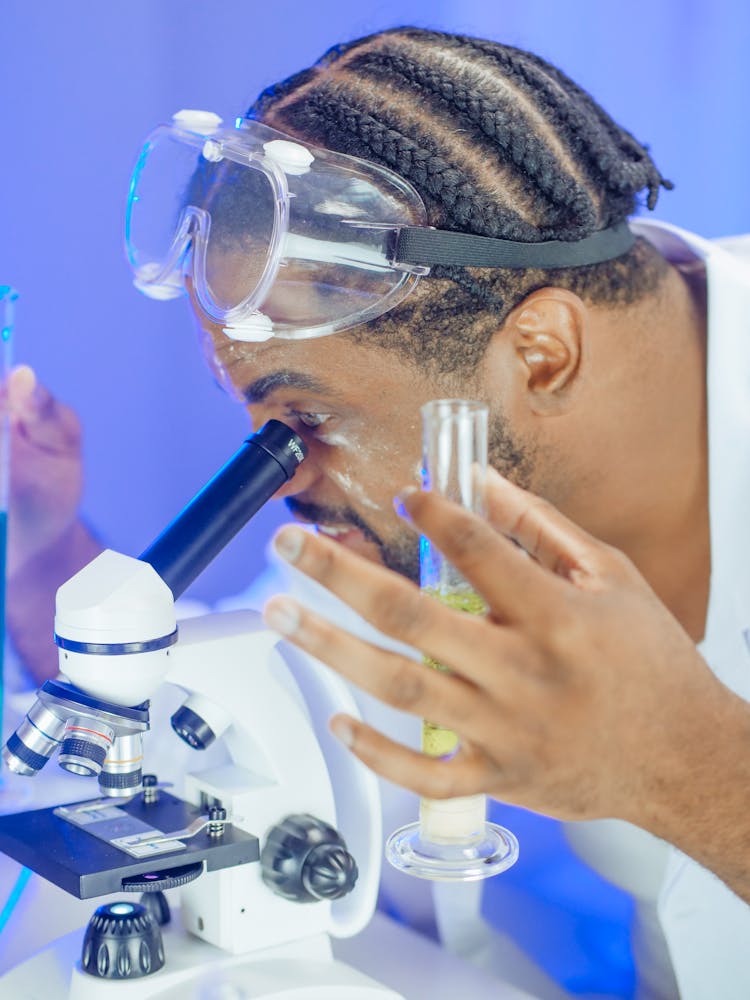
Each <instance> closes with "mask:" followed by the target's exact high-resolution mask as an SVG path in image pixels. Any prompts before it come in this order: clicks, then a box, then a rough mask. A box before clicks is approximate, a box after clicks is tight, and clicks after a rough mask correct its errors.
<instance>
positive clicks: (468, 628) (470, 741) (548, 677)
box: [266, 473, 750, 853]
mask: <svg viewBox="0 0 750 1000" xmlns="http://www.w3.org/2000/svg"><path fill="white" fill-rule="evenodd" d="M403 503H404V506H405V508H406V510H407V512H408V514H409V515H410V517H411V519H412V520H413V523H414V525H415V526H416V527H417V528H418V529H419V530H420V531H421V532H422V533H424V534H425V535H428V536H429V537H430V538H431V539H432V540H433V541H434V542H435V543H436V544H437V546H438V547H439V548H440V549H441V551H442V552H443V553H444V554H445V555H446V557H447V558H448V559H449V560H450V561H451V562H452V563H453V564H454V565H455V566H457V567H458V568H459V570H460V571H461V572H462V573H463V575H464V576H465V578H466V579H467V580H468V581H469V582H470V583H471V585H472V586H473V587H474V588H475V589H476V590H477V591H478V592H479V593H480V594H481V595H482V596H483V597H484V599H485V601H486V603H487V605H488V607H489V613H488V615H487V617H486V618H484V619H482V618H477V617H474V616H471V615H468V614H465V613H462V612H460V611H455V610H452V609H451V608H448V607H446V606H444V605H442V604H441V603H440V602H438V601H437V600H435V599H434V598H432V597H430V596H429V595H426V594H423V593H420V591H419V589H418V588H417V587H416V586H415V585H414V584H412V583H410V582H408V581H407V580H405V579H403V578H400V577H398V576H396V575H395V574H393V573H391V572H389V571H388V570H385V569H383V568H382V567H379V566H375V565H372V564H370V563H368V562H366V561H364V560H363V559H361V558H359V557H357V556H356V555H354V554H353V553H351V552H349V551H347V550H346V549H344V548H343V547H341V546H337V545H336V544H335V543H333V542H331V541H328V540H326V539H324V538H322V537H320V536H317V537H316V536H313V535H310V534H308V533H306V532H304V531H302V530H300V529H297V528H294V527H285V528H283V529H282V530H281V532H280V533H279V535H278V536H277V542H276V545H277V549H278V551H279V553H280V554H281V555H282V556H284V557H285V558H287V559H289V560H290V561H291V562H293V563H294V564H295V566H296V567H297V568H298V569H300V570H301V571H302V572H304V573H306V574H307V575H308V576H310V577H312V578H313V579H315V580H317V581H319V582H320V583H321V584H323V586H325V587H327V588H328V589H329V590H331V591H333V593H335V594H337V595H338V596H339V597H340V598H342V599H343V600H344V601H346V602H347V603H348V604H350V605H351V606H352V607H353V608H354V609H355V610H356V611H358V612H359V613H360V614H361V615H362V616H363V617H364V618H366V619H367V620H368V621H369V622H371V623H372V624H373V625H374V626H376V627H377V628H378V629H380V630H381V631H382V632H385V633H386V634H388V635H390V636H393V637H394V638H396V639H399V640H401V641H403V642H406V643H408V644H410V645H412V646H414V647H416V648H417V649H419V650H421V651H422V652H423V653H424V654H426V655H427V656H429V657H431V658H433V659H434V660H437V661H438V662H440V663H444V664H446V665H447V666H449V667H450V669H451V671H452V673H450V674H448V673H443V672H439V671H436V670H431V669H429V668H428V667H426V666H425V665H423V664H421V663H419V662H418V661H413V660H410V659H408V658H405V657H403V656H401V655H398V654H396V653H393V652H386V651H384V650H382V649H380V648H377V647H375V646H373V645H371V644H369V643H367V642H364V641H362V640H361V639H358V638H356V637H354V636H353V635H351V634H349V633H347V632H345V631H342V630H341V629H339V628H337V627H336V626H334V625H332V624H330V623H329V622H327V621H324V620H323V619H321V618H320V617H318V616H317V615H315V614H313V613H312V612H310V611H309V610H307V609H305V608H303V607H301V606H300V605H299V604H297V603H296V602H294V601H292V600H290V599H289V598H286V597H275V598H273V599H272V600H271V601H270V602H269V604H268V605H267V608H266V617H267V620H268V623H269V624H270V625H271V626H272V627H273V628H275V629H277V630H279V631H281V632H282V633H284V634H285V635H287V636H288V637H289V638H290V640H291V641H292V642H294V643H295V644H296V645H298V646H300V647H301V648H303V649H305V650H307V652H309V653H310V654H311V655H313V656H315V657H317V658H318V659H320V660H323V661H324V662H325V663H327V664H329V665H330V666H331V667H333V668H334V669H335V670H337V671H338V672H339V673H340V674H342V675H343V676H344V677H346V678H348V679H349V680H351V681H353V682H354V683H355V684H357V685H358V686H360V687H361V688H363V689H365V690H366V691H368V692H370V693H371V694H373V695H375V696H376V697H378V698H379V699H380V700H382V701H384V702H387V703H388V704H390V705H393V706H394V707H395V708H398V709H401V710H405V711H408V712H411V713H413V714H415V715H419V716H423V717H425V718H428V719H430V720H432V721H434V722H437V723H439V724H441V725H443V726H446V727H448V728H449V729H453V730H455V731H456V732H457V733H458V734H459V738H460V750H459V752H458V753H457V755H456V756H455V757H454V758H453V759H451V760H440V759H435V758H430V757H428V756H425V755H423V754H421V753H418V752H416V751H414V750H412V749H408V748H406V747H404V746H401V745H399V744H397V743H394V742H393V741H391V740H389V739H387V738H386V737H385V736H383V735H382V734H380V733H378V732H377V731H375V730H373V729H372V728H371V727H369V726H367V725H365V724H364V723H361V722H358V721H355V720H353V719H350V718H348V717H343V716H338V717H336V718H334V719H333V720H332V729H333V730H334V732H336V733H337V735H339V736H340V737H341V738H342V739H344V741H345V742H346V743H348V744H349V745H350V746H351V749H352V751H353V752H354V753H355V754H356V755H357V756H358V757H359V758H360V759H361V760H362V761H364V763H366V764H367V765H368V766H370V767H371V768H372V769H373V770H375V771H377V772H378V773H379V774H381V775H383V776H384V777H385V778H388V779H389V780H391V781H393V782H395V783H397V784H400V785H403V786H405V787H407V788H410V789H412V790H413V791H415V792H417V793H419V794H421V795H424V796H428V797H433V798H442V797H449V796H458V795H469V794H473V793H476V792H486V793H489V794H490V795H493V796H495V797H497V798H501V799H503V800H505V801H509V802H513V803H517V804H519V805H523V806H526V807H528V808H531V809H534V810H537V811H540V812H544V813H548V814H551V815H554V816H557V817H559V818H562V819H577V820H579V819H587V818H595V817H605V816H615V817H619V818H622V819H627V820H630V821H632V822H634V823H637V824H639V825H641V826H643V827H645V828H647V829H650V830H651V831H652V832H654V833H657V834H658V835H660V836H664V837H666V838H668V839H671V840H672V842H673V843H680V841H682V842H683V843H684V849H686V850H688V851H690V848H691V846H692V847H694V845H691V843H690V842H689V840H688V841H686V840H685V836H684V834H685V825H686V824H688V825H689V824H690V816H691V814H692V813H694V812H695V811H696V810H695V796H696V794H698V793H699V791H698V790H699V789H702V790H704V791H705V790H707V789H712V788H715V787H716V781H717V777H718V776H717V774H716V773H715V772H716V768H717V767H719V766H720V764H719V752H720V751H721V752H723V749H724V748H720V747H718V746H717V738H718V737H717V734H720V733H722V731H724V732H727V731H734V732H736V731H737V727H739V728H740V729H741V730H742V731H743V732H745V733H746V734H747V732H748V730H750V726H748V722H747V705H746V704H745V703H744V702H742V701H741V700H740V699H739V698H737V697H736V696H735V695H733V694H732V693H731V692H730V691H728V690H727V689H726V688H724V687H723V686H722V685H721V684H720V683H719V681H718V680H717V679H716V678H715V677H714V676H713V674H712V673H711V671H710V670H709V668H708V667H707V665H706V664H705V662H704V661H703V660H702V658H701V657H700V656H699V655H698V653H697V651H696V649H695V647H694V645H693V643H692V641H691V640H690V638H689V637H688V635H687V634H686V633H685V632H684V631H683V629H682V628H681V627H680V625H679V624H678V623H677V621H676V620H675V619H674V618H673V617H672V615H671V614H670V613H669V612H668V611H667V610H666V608H665V607H664V606H663V605H662V604H661V603H660V602H659V600H658V599H657V598H656V596H655V595H654V593H653V592H652V591H651V589H650V588H649V587H648V585H647V584H646V582H645V581H644V580H643V578H642V577H641V576H640V574H639V573H638V572H637V570H636V569H635V568H634V566H633V565H632V563H631V562H630V561H629V560H628V559H627V558H626V557H625V556H624V555H623V554H622V553H620V552H618V551H616V550H614V549H612V548H611V547H609V546H607V545H605V544H603V543H601V542H599V541H597V540H595V539H594V538H592V537H591V536H589V535H587V534H586V533H585V532H584V531H582V530H581V529H580V528H578V527H576V526H575V525H574V524H572V523H571V522H570V521H568V520H567V519H566V518H565V517H564V516H563V515H562V514H560V513H559V512H558V511H557V510H555V509H554V508H553V507H551V506H550V505H549V504H547V503H546V502H544V501H542V500H539V499H538V498H536V497H534V496H532V495H530V494H528V493H526V492H524V491H523V490H520V489H518V488H517V487H515V486H513V485H512V484H510V483H508V482H507V481H505V480H503V479H502V478H501V477H500V476H498V475H497V474H495V473H490V474H489V476H488V480H487V506H488V519H487V520H482V519H481V518H479V517H477V516H476V515H474V514H471V513H469V512H467V511H465V510H463V509H461V508H459V507H457V506H455V505H454V504H451V503H450V502H448V501H447V500H445V499H443V498H441V497H439V496H437V495H435V494H431V493H423V492H419V491H413V492H410V493H408V494H407V495H405V497H404V498H403ZM733 727H734V730H733ZM734 746H735V750H736V743H735V744H734ZM714 749H715V750H716V752H715V753H714V752H712V751H713V750H714ZM735 757H736V753H735ZM743 801H744V792H743ZM745 811H746V810H745ZM693 828H695V824H693ZM693 853H695V851H694V850H693Z"/></svg>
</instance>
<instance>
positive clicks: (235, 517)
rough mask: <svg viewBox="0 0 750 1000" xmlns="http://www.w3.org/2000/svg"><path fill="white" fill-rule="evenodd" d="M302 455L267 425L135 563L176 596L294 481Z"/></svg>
mask: <svg viewBox="0 0 750 1000" xmlns="http://www.w3.org/2000/svg"><path fill="white" fill-rule="evenodd" d="M306 454H307V452H306V449H305V444H304V442H303V440H302V438H301V437H299V436H298V435H297V434H295V433H294V431H293V430H292V429H291V428H290V427H287V425H286V424H283V423H282V422H281V421H280V420H269V421H268V423H266V424H264V425H263V427H261V429H260V430H259V431H258V432H257V433H256V434H251V435H250V437H249V438H247V439H246V440H245V441H244V442H243V444H242V446H241V447H240V448H239V450H238V451H237V452H236V453H235V454H234V455H233V456H232V458H230V459H229V461H228V462H227V463H226V465H225V466H224V467H223V468H221V469H219V471H218V472H217V473H216V475H215V476H214V477H213V479H211V480H210V481H209V482H208V483H207V484H206V485H205V486H204V487H203V489H202V490H201V491H200V492H199V493H197V494H196V495H195V496H194V497H193V499H192V500H191V501H190V502H189V503H188V505H187V506H186V507H185V508H184V510H183V511H182V513H180V514H178V515H177V517H176V518H175V519H174V521H172V523H171V524H170V525H169V526H168V527H167V528H166V529H165V530H164V531H163V532H162V533H161V535H159V537H158V538H157V539H156V540H155V541H154V542H152V544H151V545H150V546H149V547H148V548H147V549H146V550H145V551H144V552H142V553H141V555H140V556H139V557H138V558H139V559H141V560H142V561H143V562H147V563H149V564H150V565H151V566H153V567H154V569H155V570H156V572H157V573H158V574H159V576H160V577H161V578H162V580H163V581H164V582H165V583H166V585H167V586H168V587H169V589H170V590H171V591H172V594H173V596H174V597H175V598H177V597H179V596H180V594H182V593H184V591H185V590H186V589H187V588H188V587H189V586H190V584H191V583H192V582H193V580H195V578H196V577H197V576H198V575H199V574H200V573H201V572H202V571H203V570H204V569H205V568H206V566H208V564H209V563H210V562H211V560H212V559H213V558H214V557H215V556H217V555H218V554H219V552H220V551H221V550H222V549H223V548H224V546H225V545H227V543H228V542H229V541H231V539H232V538H233V537H234V536H235V535H236V534H237V532H238V531H239V530H240V529H241V528H243V527H244V526H245V524H246V523H247V522H248V521H249V520H250V518H251V517H252V516H253V515H254V514H256V513H257V512H258V511H259V510H260V508H261V507H262V506H263V504H264V503H266V501H267V500H270V499H271V497H272V496H273V494H274V493H275V492H276V491H277V490H278V489H279V488H280V487H281V486H283V485H284V483H285V482H286V481H287V480H288V479H291V478H292V476H293V475H294V473H295V471H296V469H297V466H298V465H299V464H300V463H301V462H302V461H303V460H304V458H305V455H306Z"/></svg>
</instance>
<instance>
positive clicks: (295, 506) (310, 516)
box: [284, 497, 383, 547]
mask: <svg viewBox="0 0 750 1000" xmlns="http://www.w3.org/2000/svg"><path fill="white" fill-rule="evenodd" d="M284 503H285V504H286V506H287V509H288V510H289V511H290V512H291V513H292V514H294V515H296V516H297V517H300V518H302V520H303V521H311V522H313V524H350V525H351V526H352V527H353V528H358V529H359V531H361V532H362V534H363V535H364V536H365V538H367V539H368V541H371V542H374V543H375V545H378V546H381V547H382V545H383V540H382V539H381V538H380V536H379V535H378V534H376V532H374V531H373V530H372V528H371V527H370V526H369V524H368V523H367V522H366V521H364V520H363V519H362V518H361V517H360V515H359V514H358V513H357V512H356V510H352V509H351V508H350V507H324V506H323V505H322V504H317V503H307V502H306V501H305V500H299V499H297V497H284Z"/></svg>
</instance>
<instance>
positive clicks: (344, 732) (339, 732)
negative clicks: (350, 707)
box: [330, 717, 354, 747]
mask: <svg viewBox="0 0 750 1000" xmlns="http://www.w3.org/2000/svg"><path fill="white" fill-rule="evenodd" d="M330 725H331V732H332V733H333V735H334V736H335V737H336V739H337V740H341V742H342V743H343V744H344V746H345V747H352V746H354V730H353V729H352V727H351V725H350V724H349V722H348V720H347V719H343V718H341V717H337V718H335V719H331V723H330Z"/></svg>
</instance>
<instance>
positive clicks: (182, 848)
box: [0, 790, 260, 899]
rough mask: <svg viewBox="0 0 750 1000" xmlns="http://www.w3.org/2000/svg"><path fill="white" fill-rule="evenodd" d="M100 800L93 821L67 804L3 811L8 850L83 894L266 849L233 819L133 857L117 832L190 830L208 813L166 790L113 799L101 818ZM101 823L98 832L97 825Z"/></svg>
mask: <svg viewBox="0 0 750 1000" xmlns="http://www.w3.org/2000/svg"><path fill="white" fill-rule="evenodd" d="M99 802H101V800H95V803H92V805H94V809H93V810H92V816H93V817H94V818H93V819H91V820H90V821H89V822H88V829H87V828H86V826H85V825H79V821H71V819H70V818H65V816H61V815H59V814H58V813H59V812H61V811H62V812H65V811H66V810H65V809H61V807H55V808H52V809H34V810H31V811H29V812H22V813H13V814H10V815H7V816H0V851H2V852H3V854H7V855H8V857H11V858H13V859H14V860H15V861H18V862H19V863H20V864H22V865H25V866H26V867H27V868H30V869H31V870H32V871H35V872H36V873H37V874H38V875H41V876H42V877H43V878H46V879H47V880H48V881H49V882H52V883H53V884H54V885H57V886H60V888H61V889H65V890H66V892H69V893H70V894H71V895H73V896H77V897H78V898H79V899H90V898H93V897H95V896H104V895H108V894H109V893H113V892H122V891H123V889H127V884H123V879H134V877H135V876H143V877H145V876H147V875H153V876H163V877H166V876H168V874H169V872H170V871H173V870H174V869H185V867H186V866H198V865H201V864H203V867H204V870H205V871H209V872H210V871H219V870H220V869H222V868H233V867H235V866H236V865H244V864H248V863H249V862H253V861H258V859H259V857H260V849H259V843H258V838H257V837H254V836H253V835H252V834H250V833H245V831H244V830H240V829H238V828H236V827H234V826H232V825H231V824H230V823H227V824H226V825H225V827H224V831H223V833H222V834H221V835H220V836H218V837H214V836H211V835H210V834H209V832H208V830H207V829H203V830H201V831H200V832H199V833H197V834H195V835H194V836H192V837H189V838H186V837H182V838H179V840H175V842H174V843H175V846H174V848H173V849H170V847H169V845H167V847H166V848H165V846H164V845H162V846H161V852H162V853H158V854H154V855H152V856H148V857H142V858H136V857H133V855H132V853H128V852H127V851H125V850H123V849H120V848H119V847H115V846H113V844H112V843H111V840H113V839H117V838H122V837H129V836H130V835H132V834H133V832H134V831H138V833H139V834H140V832H141V831H143V830H149V829H150V830H151V831H152V832H153V836H154V837H156V836H158V835H159V833H164V834H169V833H172V832H175V831H184V830H185V829H186V828H187V827H189V826H190V824H191V823H194V822H195V821H196V820H198V819H200V818H201V817H203V818H205V814H203V813H201V811H200V810H199V809H198V808H197V807H196V806H193V805H191V804H190V803H188V802H183V800H182V799H178V798H177V797H176V796H174V795H170V794H169V793H168V792H165V791H163V790H162V791H160V792H159V796H158V799H157V800H156V801H155V802H150V803H148V804H147V803H144V801H143V796H142V795H137V796H136V797H135V798H133V799H131V800H130V801H125V802H124V803H123V802H122V800H120V801H118V800H117V799H111V800H109V801H108V802H107V805H106V810H102V812H101V820H99V818H98V817H97V816H96V814H95V809H96V804H97V803H99ZM80 805H82V804H74V805H72V806H70V807H67V811H68V812H69V813H70V814H71V815H73V814H76V813H77V814H78V815H82V814H84V813H85V810H82V809H80V808H79V806H80ZM113 817H114V818H113ZM95 829H98V832H96V833H94V832H93V831H94V830H95ZM89 831H92V832H89ZM102 831H103V832H102ZM141 835H142V834H141ZM174 874H175V875H177V873H176V872H175V873H174ZM153 882H154V888H162V887H163V885H162V886H160V885H158V884H157V883H158V882H159V878H156V877H155V878H154V879H153Z"/></svg>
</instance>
